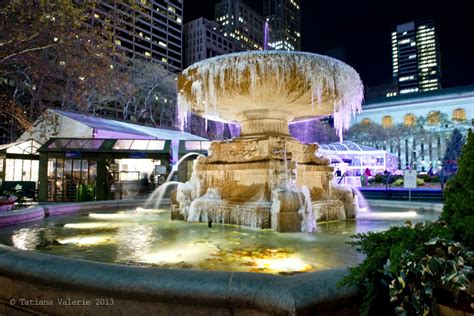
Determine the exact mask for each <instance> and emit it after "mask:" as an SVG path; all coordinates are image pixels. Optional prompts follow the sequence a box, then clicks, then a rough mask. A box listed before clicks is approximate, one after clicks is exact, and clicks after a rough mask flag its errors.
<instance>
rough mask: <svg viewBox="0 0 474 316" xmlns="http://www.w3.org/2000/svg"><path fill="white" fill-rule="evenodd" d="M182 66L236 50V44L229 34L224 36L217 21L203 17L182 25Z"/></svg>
mask: <svg viewBox="0 0 474 316" xmlns="http://www.w3.org/2000/svg"><path fill="white" fill-rule="evenodd" d="M183 39H184V49H183V55H184V58H183V63H184V67H185V68H186V67H188V66H189V65H192V64H194V63H195V62H198V61H200V60H203V59H206V58H210V57H214V56H217V55H223V54H228V53H232V52H235V51H237V49H238V46H237V44H236V43H235V42H234V41H233V40H232V38H231V37H229V36H224V34H223V33H222V32H221V31H220V25H219V24H218V23H217V22H214V21H209V20H207V19H205V18H199V19H196V20H193V21H191V22H189V23H186V24H185V25H184V37H183Z"/></svg>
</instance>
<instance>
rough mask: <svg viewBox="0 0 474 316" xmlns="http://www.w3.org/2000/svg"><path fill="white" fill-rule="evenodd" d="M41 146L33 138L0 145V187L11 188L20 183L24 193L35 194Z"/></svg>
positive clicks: (3, 188)
mask: <svg viewBox="0 0 474 316" xmlns="http://www.w3.org/2000/svg"><path fill="white" fill-rule="evenodd" d="M39 147H40V144H39V143H38V142H36V141H34V140H31V139H30V140H25V141H19V142H15V143H10V144H5V145H1V146H0V189H2V190H10V189H12V188H14V187H15V186H16V185H17V184H20V185H21V186H22V187H23V189H24V191H25V192H24V193H27V195H28V196H31V197H33V196H34V191H35V189H36V182H37V181H38V160H39V154H38V152H37V150H38V148H39ZM27 191H28V192H27Z"/></svg>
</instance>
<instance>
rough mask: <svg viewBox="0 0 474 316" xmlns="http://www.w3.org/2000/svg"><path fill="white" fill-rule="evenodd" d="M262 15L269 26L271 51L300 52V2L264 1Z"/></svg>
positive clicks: (298, 0)
mask: <svg viewBox="0 0 474 316" xmlns="http://www.w3.org/2000/svg"><path fill="white" fill-rule="evenodd" d="M263 15H264V17H265V18H266V19H267V20H268V24H269V25H270V41H269V44H268V46H269V47H270V48H271V49H277V50H301V7H300V0H264V2H263Z"/></svg>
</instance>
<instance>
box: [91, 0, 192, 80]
mask: <svg viewBox="0 0 474 316" xmlns="http://www.w3.org/2000/svg"><path fill="white" fill-rule="evenodd" d="M92 16H93V17H92V23H93V24H94V25H101V23H103V21H105V20H107V21H112V23H113V31H114V32H113V36H114V39H113V40H114V43H115V44H116V46H117V47H118V48H119V49H121V50H123V51H124V52H125V53H126V54H127V55H128V56H130V57H140V58H145V59H149V60H153V61H158V62H161V63H163V64H164V65H165V66H166V67H167V68H168V69H169V70H171V71H174V72H179V71H181V70H182V31H183V27H182V21H183V0H137V1H136V4H135V5H134V6H130V5H128V4H126V3H125V2H122V1H100V4H98V5H97V7H96V8H95V9H94V12H93V13H92Z"/></svg>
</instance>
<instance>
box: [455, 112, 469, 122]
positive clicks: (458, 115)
mask: <svg viewBox="0 0 474 316" xmlns="http://www.w3.org/2000/svg"><path fill="white" fill-rule="evenodd" d="M466 119H467V116H466V111H464V109H456V110H454V111H453V121H458V122H465V121H466Z"/></svg>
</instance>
